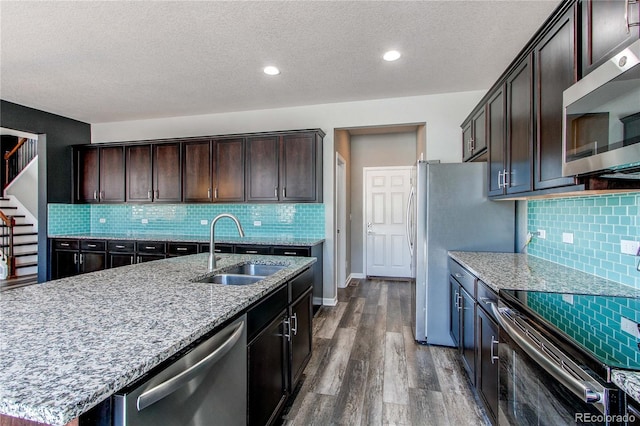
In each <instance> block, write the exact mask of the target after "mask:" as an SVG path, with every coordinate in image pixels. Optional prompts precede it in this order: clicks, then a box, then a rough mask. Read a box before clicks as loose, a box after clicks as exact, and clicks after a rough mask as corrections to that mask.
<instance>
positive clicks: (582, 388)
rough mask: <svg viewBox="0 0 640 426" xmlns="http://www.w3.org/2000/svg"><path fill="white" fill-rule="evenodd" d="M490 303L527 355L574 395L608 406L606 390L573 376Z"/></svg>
mask: <svg viewBox="0 0 640 426" xmlns="http://www.w3.org/2000/svg"><path fill="white" fill-rule="evenodd" d="M488 303H489V304H490V305H491V311H492V312H493V315H494V316H495V317H496V319H497V320H498V323H499V324H500V326H501V327H502V328H503V329H504V330H505V331H506V332H507V334H508V335H509V337H511V338H512V339H513V340H514V341H515V342H516V343H517V344H518V346H520V347H521V348H522V350H524V351H525V352H526V353H527V355H529V356H530V357H531V358H533V360H534V361H535V362H536V363H538V364H539V365H540V366H541V367H542V368H543V369H544V370H545V371H547V372H548V373H549V374H550V375H551V376H553V377H554V378H555V379H556V380H558V381H559V382H560V383H562V384H563V385H565V386H566V387H567V388H568V389H569V390H570V391H571V392H572V393H573V394H574V395H576V396H577V397H578V398H581V399H582V400H583V401H584V402H586V403H589V404H601V405H602V406H603V407H602V408H605V407H606V402H607V397H606V395H605V393H604V392H598V391H596V390H593V386H592V384H591V383H589V382H586V381H582V380H579V379H577V378H575V377H574V376H572V375H571V374H570V373H569V372H567V371H566V370H565V369H563V367H562V365H561V364H558V363H557V362H556V361H554V360H553V359H552V358H551V357H549V356H548V355H546V354H545V353H543V352H541V351H540V350H539V349H538V348H536V344H535V343H534V342H533V341H532V340H531V338H529V337H528V336H526V335H525V334H524V333H522V332H521V331H519V330H518V329H517V328H516V327H514V326H513V325H511V324H509V322H510V320H509V319H506V318H503V317H504V314H503V313H502V312H503V311H502V310H501V309H499V308H498V306H497V305H496V304H495V302H488ZM505 310H506V308H505ZM561 362H563V361H561ZM573 368H574V369H579V370H581V371H582V373H583V374H585V375H587V377H591V376H589V375H588V374H587V373H586V372H585V371H584V370H582V369H580V368H579V367H578V366H577V365H576V366H574V367H573ZM594 381H595V380H594ZM605 409H606V408H605Z"/></svg>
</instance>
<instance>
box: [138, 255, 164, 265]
mask: <svg viewBox="0 0 640 426" xmlns="http://www.w3.org/2000/svg"><path fill="white" fill-rule="evenodd" d="M165 257H166V256H165V255H164V254H139V255H138V256H136V263H144V262H151V261H153V260H160V259H164V258H165Z"/></svg>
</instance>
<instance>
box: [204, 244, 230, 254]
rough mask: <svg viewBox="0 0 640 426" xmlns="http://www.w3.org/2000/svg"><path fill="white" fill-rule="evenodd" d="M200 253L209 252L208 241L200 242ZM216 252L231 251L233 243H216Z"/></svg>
mask: <svg viewBox="0 0 640 426" xmlns="http://www.w3.org/2000/svg"><path fill="white" fill-rule="evenodd" d="M200 253H209V243H200ZM216 253H233V244H216Z"/></svg>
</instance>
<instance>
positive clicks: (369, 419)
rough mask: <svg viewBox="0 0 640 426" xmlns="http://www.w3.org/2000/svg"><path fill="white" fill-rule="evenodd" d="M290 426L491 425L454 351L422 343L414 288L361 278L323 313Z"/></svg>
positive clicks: (287, 415)
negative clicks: (415, 327) (416, 334)
mask: <svg viewBox="0 0 640 426" xmlns="http://www.w3.org/2000/svg"><path fill="white" fill-rule="evenodd" d="M313 321H314V325H313V332H314V335H313V341H314V342H313V345H314V347H313V351H314V352H313V356H312V358H311V360H310V361H309V364H308V365H307V367H306V369H305V371H304V382H303V384H302V387H301V388H300V390H299V393H298V395H297V397H296V398H295V400H294V402H293V404H292V405H291V407H290V408H289V409H288V410H285V413H284V414H283V424H285V425H300V426H306V425H367V426H368V425H452V426H453V425H455V426H458V425H474V426H475V425H485V424H489V423H488V421H487V420H486V416H485V415H484V413H483V411H482V409H481V408H480V407H479V403H478V401H477V400H476V399H475V397H474V394H473V392H472V390H471V385H470V383H469V381H468V379H467V377H466V375H465V373H464V371H463V368H462V365H461V364H460V360H459V357H458V354H457V352H456V350H455V349H453V348H445V347H438V346H423V345H418V344H417V343H416V342H415V341H414V339H413V335H412V331H411V323H410V321H411V312H410V284H409V283H408V282H403V281H383V280H356V281H352V283H351V284H350V286H349V287H347V288H345V289H339V290H338V304H337V306H334V307H327V306H324V307H322V308H321V309H320V311H318V313H317V315H316V316H315V318H314V320H313Z"/></svg>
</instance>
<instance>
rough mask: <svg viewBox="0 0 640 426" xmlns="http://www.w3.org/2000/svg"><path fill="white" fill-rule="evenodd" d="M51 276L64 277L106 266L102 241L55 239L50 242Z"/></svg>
mask: <svg viewBox="0 0 640 426" xmlns="http://www.w3.org/2000/svg"><path fill="white" fill-rule="evenodd" d="M52 254H53V256H52V258H53V263H52V278H53V279H58V278H65V277H70V276H73V275H78V274H84V273H87V272H94V271H100V270H102V269H105V268H106V267H107V255H106V245H105V243H104V241H91V240H82V241H78V240H55V241H54V242H53V244H52Z"/></svg>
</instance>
